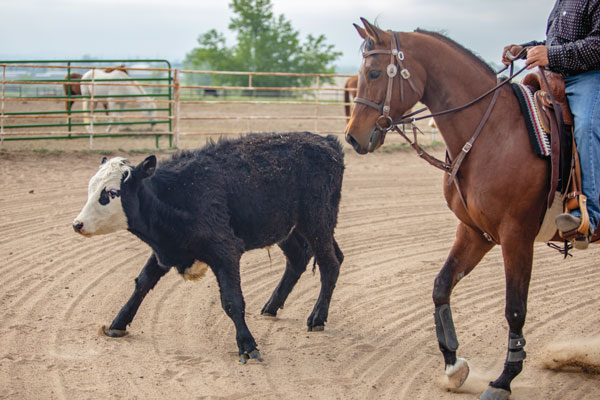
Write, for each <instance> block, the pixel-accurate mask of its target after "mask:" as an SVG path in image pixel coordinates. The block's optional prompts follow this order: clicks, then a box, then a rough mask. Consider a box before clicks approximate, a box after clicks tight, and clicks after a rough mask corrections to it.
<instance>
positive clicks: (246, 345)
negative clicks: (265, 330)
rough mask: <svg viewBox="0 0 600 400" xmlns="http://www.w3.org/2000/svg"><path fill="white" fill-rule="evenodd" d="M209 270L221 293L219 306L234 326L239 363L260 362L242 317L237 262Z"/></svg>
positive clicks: (244, 306)
mask: <svg viewBox="0 0 600 400" xmlns="http://www.w3.org/2000/svg"><path fill="white" fill-rule="evenodd" d="M211 268H212V270H213V272H214V273H215V276H216V277H217V282H218V283H219V290H220V292H221V305H222V306H223V310H225V313H226V314H227V315H228V316H229V318H231V320H232V321H233V324H234V325H235V331H236V334H235V338H236V341H237V345H238V350H239V353H238V354H239V356H240V361H241V362H242V363H243V364H245V363H246V361H248V360H249V359H255V360H259V361H260V360H261V357H260V352H259V351H258V349H257V348H256V342H255V341H254V337H252V334H251V333H250V330H249V329H248V326H247V325H246V320H245V319H244V315H245V312H246V304H245V303H244V296H243V295H242V287H241V284H240V267H239V260H238V262H237V263H226V264H217V265H212V264H211Z"/></svg>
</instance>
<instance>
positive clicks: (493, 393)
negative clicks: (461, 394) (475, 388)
mask: <svg viewBox="0 0 600 400" xmlns="http://www.w3.org/2000/svg"><path fill="white" fill-rule="evenodd" d="M509 397H510V392H509V391H508V390H506V389H500V388H495V387H493V386H488V387H487V389H485V392H483V393H482V394H481V396H479V399H480V400H508V398H509Z"/></svg>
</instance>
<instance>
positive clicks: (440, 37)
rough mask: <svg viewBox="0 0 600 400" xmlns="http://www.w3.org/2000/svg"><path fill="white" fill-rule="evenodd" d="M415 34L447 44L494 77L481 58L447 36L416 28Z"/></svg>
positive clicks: (494, 73)
mask: <svg viewBox="0 0 600 400" xmlns="http://www.w3.org/2000/svg"><path fill="white" fill-rule="evenodd" d="M415 32H417V33H422V34H424V35H428V36H431V37H433V38H435V39H438V40H439V41H441V42H444V43H446V44H448V45H449V46H450V47H453V48H455V49H456V50H458V51H459V52H460V53H462V54H464V55H466V56H468V57H469V58H470V59H471V60H473V61H474V62H476V63H477V64H479V65H480V66H481V67H482V68H483V69H485V70H487V71H488V72H489V73H491V74H493V75H496V72H495V71H494V70H493V69H492V67H490V66H489V65H488V63H486V62H485V61H484V60H483V59H482V58H481V57H479V56H478V55H476V54H475V53H473V52H472V51H471V50H469V49H467V48H465V47H464V46H462V45H461V44H458V43H457V42H455V41H454V40H452V39H450V38H449V37H448V36H446V35H443V34H441V33H439V32H432V31H426V30H424V29H420V28H417V29H416V30H415Z"/></svg>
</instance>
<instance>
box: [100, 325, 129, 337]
mask: <svg viewBox="0 0 600 400" xmlns="http://www.w3.org/2000/svg"><path fill="white" fill-rule="evenodd" d="M101 331H102V333H103V334H104V335H106V336H108V337H111V338H121V337H123V336H127V335H129V332H127V331H126V330H121V329H110V328H108V327H107V326H106V325H102V328H101Z"/></svg>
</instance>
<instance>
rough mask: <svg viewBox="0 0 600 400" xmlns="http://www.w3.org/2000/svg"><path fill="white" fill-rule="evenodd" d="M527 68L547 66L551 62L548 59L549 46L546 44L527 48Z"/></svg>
mask: <svg viewBox="0 0 600 400" xmlns="http://www.w3.org/2000/svg"><path fill="white" fill-rule="evenodd" d="M525 63H526V64H527V69H532V68H535V67H545V66H546V65H548V64H549V63H550V61H549V60H548V48H547V47H546V46H535V47H531V48H530V49H528V50H527V60H526V61H525Z"/></svg>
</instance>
